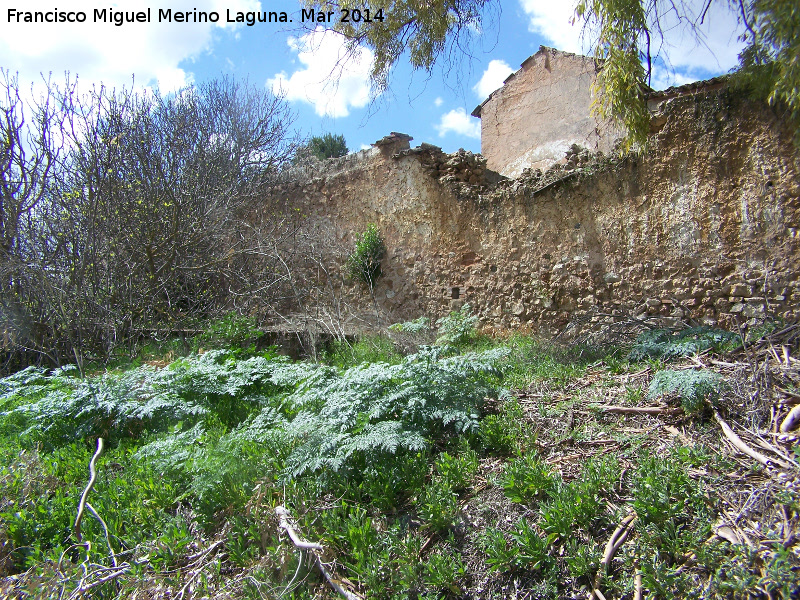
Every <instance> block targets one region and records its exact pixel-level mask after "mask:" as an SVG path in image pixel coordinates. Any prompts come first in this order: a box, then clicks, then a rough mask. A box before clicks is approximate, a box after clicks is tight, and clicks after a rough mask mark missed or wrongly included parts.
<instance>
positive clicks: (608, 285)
mask: <svg viewBox="0 0 800 600" xmlns="http://www.w3.org/2000/svg"><path fill="white" fill-rule="evenodd" d="M657 117H658V119H657V123H658V125H657V128H658V131H657V133H655V134H654V137H653V144H652V148H651V150H650V152H649V153H648V154H646V155H644V156H642V157H627V158H624V159H619V158H607V157H605V158H604V157H602V156H597V155H591V156H589V155H587V154H586V153H585V152H582V151H580V150H578V149H575V148H573V149H572V150H571V151H570V155H569V161H568V162H567V163H566V164H564V165H559V166H557V167H555V168H553V169H550V170H548V171H542V170H536V169H533V170H531V169H528V170H526V171H525V172H524V173H523V174H522V176H521V177H519V178H517V179H514V180H505V179H504V180H501V181H499V182H497V181H495V177H493V174H492V173H491V172H490V171H489V170H488V169H486V167H485V166H484V163H483V162H482V160H481V158H480V157H476V156H474V155H470V154H468V153H460V154H458V153H457V154H455V155H444V154H443V153H441V151H440V150H438V149H437V148H435V147H432V146H422V147H420V148H415V149H410V148H407V147H406V146H407V142H404V143H397V142H393V143H392V144H393V145H391V144H390V145H391V148H389V149H388V150H387V148H386V147H385V146H384V147H378V148H374V149H372V150H370V151H366V152H362V153H359V154H357V155H353V156H350V157H346V158H344V159H338V161H328V162H327V163H326V164H324V165H321V166H320V168H319V169H318V170H312V171H308V172H305V174H304V176H302V177H298V176H294V177H290V178H287V179H286V180H284V181H283V182H282V183H281V184H280V185H278V186H276V187H275V188H273V189H272V190H271V192H270V194H269V195H268V197H267V198H265V199H264V202H267V203H269V202H288V203H290V204H291V205H292V206H294V207H296V209H297V210H299V211H301V212H302V213H303V214H304V215H305V216H306V217H305V218H306V219H307V220H308V222H309V223H313V224H314V226H315V227H317V228H318V230H319V231H320V232H325V235H327V236H328V238H329V239H328V242H326V243H325V246H326V247H327V248H328V256H329V261H328V263H329V265H332V268H331V270H330V271H329V273H330V276H331V277H333V278H334V279H336V281H337V282H338V283H341V285H340V287H339V288H337V289H340V290H341V296H340V298H339V301H340V302H341V305H346V306H347V307H348V310H347V311H340V313H339V314H342V315H345V316H343V317H342V318H343V319H344V320H347V321H348V322H350V323H353V324H356V323H357V324H361V325H364V324H372V325H374V324H375V323H376V322H377V320H378V319H380V321H381V323H382V324H387V323H391V322H396V321H400V320H404V319H408V318H414V317H417V316H420V315H423V314H424V315H428V316H430V317H433V318H436V317H440V316H443V315H444V314H446V313H447V312H449V311H450V310H452V309H454V308H457V307H459V306H460V305H461V304H462V303H463V302H465V301H467V302H469V303H470V304H471V305H472V306H473V307H474V309H475V310H476V312H477V313H478V314H479V315H480V317H481V319H482V322H483V323H485V324H491V325H495V326H500V327H516V326H519V325H520V324H527V325H528V326H530V327H531V328H532V329H534V330H539V331H541V332H542V333H545V334H554V333H556V332H557V331H560V330H561V329H563V328H564V327H565V326H566V325H567V324H568V323H569V322H571V321H572V322H574V321H575V320H576V319H581V318H583V319H585V320H586V321H588V322H591V321H593V320H594V321H599V320H608V319H613V318H618V319H620V318H623V317H625V316H630V315H658V316H661V317H663V318H665V319H667V320H669V319H674V320H676V321H677V320H678V319H683V320H689V319H693V320H696V321H698V322H702V323H707V324H719V325H723V326H732V324H733V323H734V322H737V323H740V324H741V323H743V322H746V321H748V320H752V319H758V318H762V317H764V316H767V315H771V316H782V317H788V318H796V317H798V316H800V274H798V265H800V236H799V233H798V232H800V176H799V173H800V158H799V156H798V152H797V150H796V149H795V147H794V146H793V145H792V143H791V134H790V132H789V131H788V128H787V126H786V124H785V123H783V122H782V121H781V120H780V119H779V118H778V117H777V116H776V115H775V114H774V113H773V112H772V110H771V109H769V108H768V107H766V106H764V105H761V104H753V103H751V102H748V101H746V100H744V99H742V98H740V97H737V96H736V95H734V94H732V93H731V92H729V91H725V90H720V91H715V92H713V93H710V94H697V95H694V96H689V97H682V98H681V97H678V98H671V99H668V100H666V101H664V102H663V103H662V104H661V105H660V106H659V107H658V115H657ZM467 172H469V175H464V173H467ZM459 174H461V175H459ZM368 223H376V224H377V225H378V227H379V229H380V231H381V232H382V233H383V235H384V236H385V240H386V245H387V248H388V254H387V256H386V258H385V259H384V266H383V272H384V276H383V278H382V279H380V280H379V282H378V285H377V287H376V290H375V294H376V301H377V305H378V307H379V315H378V317H375V316H374V310H373V304H372V302H371V299H370V297H369V294H368V293H367V291H366V290H364V289H363V288H361V287H359V285H358V284H357V283H355V282H351V281H347V280H346V278H344V277H343V276H342V275H341V271H338V270H337V268H338V267H340V266H341V265H343V264H344V259H345V258H346V254H347V252H348V251H349V250H350V249H351V248H352V241H353V235H354V233H355V232H359V231H363V230H364V229H365V228H366V226H367V224H368ZM309 276H314V275H313V274H311V273H309ZM320 301H321V302H322V301H325V300H324V298H323V297H322V296H320ZM606 315H614V317H609V316H606Z"/></svg>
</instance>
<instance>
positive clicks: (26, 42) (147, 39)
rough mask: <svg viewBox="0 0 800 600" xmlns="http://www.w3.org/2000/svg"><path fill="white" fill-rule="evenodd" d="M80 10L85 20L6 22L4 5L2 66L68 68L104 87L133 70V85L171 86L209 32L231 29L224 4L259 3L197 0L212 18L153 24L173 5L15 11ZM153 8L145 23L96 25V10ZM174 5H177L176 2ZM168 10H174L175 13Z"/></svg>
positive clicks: (27, 70) (152, 0) (185, 78)
mask: <svg viewBox="0 0 800 600" xmlns="http://www.w3.org/2000/svg"><path fill="white" fill-rule="evenodd" d="M56 6H58V7H60V8H58V10H59V11H76V12H77V11H83V12H85V13H86V21H85V22H84V23H22V22H20V23H16V22H11V23H9V22H8V20H7V16H8V15H7V11H6V10H5V9H4V10H3V12H4V13H6V14H3V15H2V17H3V19H2V21H0V63H2V66H3V67H5V68H8V69H9V70H11V71H18V72H19V73H20V78H21V79H22V80H28V81H33V80H38V78H39V77H38V75H39V73H45V74H47V73H51V72H52V73H53V76H54V79H55V80H56V81H58V80H59V78H60V76H61V74H62V73H64V72H66V71H69V72H70V73H72V74H73V75H78V76H79V77H80V80H81V82H83V83H84V84H85V83H89V84H91V83H99V82H101V81H102V82H103V83H105V84H106V85H107V86H110V87H114V86H116V87H121V86H123V85H127V86H129V85H130V84H131V81H132V78H133V76H134V75H135V77H136V83H137V84H138V85H152V84H155V83H157V84H158V85H159V87H160V88H161V89H162V90H174V89H176V88H178V87H180V86H182V85H184V84H186V83H187V82H189V81H191V78H192V76H191V73H189V72H187V71H186V70H185V68H183V67H181V66H179V65H180V64H181V63H183V62H184V61H187V60H191V59H193V58H195V57H197V56H198V55H200V54H201V53H203V52H207V51H209V50H210V49H211V48H212V47H213V37H214V31H215V30H220V29H230V28H232V27H233V24H229V23H226V22H225V20H226V13H225V11H226V9H230V10H231V11H240V10H241V11H254V10H260V9H261V3H260V2H259V1H258V0H196V1H195V2H194V3H193V4H192V5H191V8H192V9H195V8H196V9H197V11H208V12H210V11H217V12H218V13H219V15H220V19H219V21H218V22H217V23H210V22H206V23H191V22H188V23H175V22H173V23H166V22H164V23H159V22H158V9H159V8H162V9H166V8H172V7H170V6H168V5H165V4H164V3H163V2H157V1H156V0H127V1H125V2H123V1H122V0H112V1H111V2H107V3H97V2H94V1H90V0H71V1H70V2H69V5H68V7H67V8H65V7H61V5H60V4H58V3H55V4H54V3H53V2H52V1H51V0H28V2H26V3H25V4H24V8H23V5H22V4H20V5H19V8H18V9H17V10H20V11H21V10H25V11H52V10H54V8H55V7H56ZM103 8H105V9H109V8H110V9H114V11H117V10H122V11H125V12H129V11H146V10H147V9H148V8H149V9H150V11H151V20H150V22H149V23H124V24H123V25H121V26H116V25H115V24H114V23H113V22H107V23H103V22H102V21H98V22H94V20H93V17H94V9H100V10H102V9H103ZM175 8H177V7H175ZM175 8H173V12H174V10H175Z"/></svg>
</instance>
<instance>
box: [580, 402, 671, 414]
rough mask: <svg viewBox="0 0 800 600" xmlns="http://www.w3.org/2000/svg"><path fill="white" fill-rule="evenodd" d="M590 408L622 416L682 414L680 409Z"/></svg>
mask: <svg viewBox="0 0 800 600" xmlns="http://www.w3.org/2000/svg"><path fill="white" fill-rule="evenodd" d="M590 408H597V409H599V410H600V411H601V412H609V413H619V414H623V415H627V414H630V415H662V414H667V415H672V414H677V413H682V412H683V409H682V408H680V407H676V408H669V407H665V406H605V405H603V404H592V405H590Z"/></svg>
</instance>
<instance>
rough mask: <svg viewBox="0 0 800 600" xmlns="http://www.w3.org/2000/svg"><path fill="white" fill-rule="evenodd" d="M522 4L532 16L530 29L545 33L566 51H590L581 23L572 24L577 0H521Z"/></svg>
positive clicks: (559, 47) (552, 42)
mask: <svg viewBox="0 0 800 600" xmlns="http://www.w3.org/2000/svg"><path fill="white" fill-rule="evenodd" d="M520 4H521V5H522V10H524V11H525V12H526V13H527V14H528V17H529V18H530V21H529V23H528V29H529V30H530V31H532V32H534V33H539V34H541V35H543V36H544V37H545V38H547V40H548V41H549V42H550V43H551V44H553V46H555V47H556V48H558V49H559V50H563V51H564V52H577V53H585V52H588V50H589V47H588V46H587V45H586V44H585V43H584V41H583V39H582V38H583V36H582V35H581V29H582V28H581V24H580V23H576V24H575V25H573V24H572V17H573V15H574V14H575V5H576V2H574V1H567V2H558V1H556V2H554V1H553V0H520Z"/></svg>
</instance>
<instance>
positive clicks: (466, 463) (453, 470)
mask: <svg viewBox="0 0 800 600" xmlns="http://www.w3.org/2000/svg"><path fill="white" fill-rule="evenodd" d="M465 441H466V440H465ZM434 469H435V470H436V475H437V476H438V478H439V479H440V480H441V481H442V483H443V484H444V485H446V486H448V487H450V488H451V489H453V490H454V491H457V492H458V491H463V490H465V489H467V487H469V485H470V484H471V483H472V478H473V477H474V476H475V473H476V472H477V471H478V454H477V453H476V452H475V451H474V450H473V449H472V448H470V447H469V446H468V445H465V444H462V445H461V448H460V449H459V453H458V456H451V455H450V454H448V453H447V452H442V453H440V454H439V456H437V457H436V461H435V462H434Z"/></svg>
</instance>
